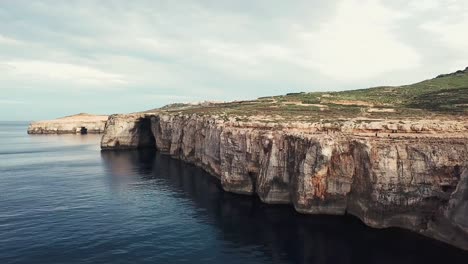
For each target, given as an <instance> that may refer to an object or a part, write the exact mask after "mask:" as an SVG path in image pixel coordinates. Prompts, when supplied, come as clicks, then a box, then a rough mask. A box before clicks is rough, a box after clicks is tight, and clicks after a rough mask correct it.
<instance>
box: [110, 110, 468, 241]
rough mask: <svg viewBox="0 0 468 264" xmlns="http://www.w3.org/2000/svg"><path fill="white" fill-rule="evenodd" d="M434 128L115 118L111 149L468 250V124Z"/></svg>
mask: <svg viewBox="0 0 468 264" xmlns="http://www.w3.org/2000/svg"><path fill="white" fill-rule="evenodd" d="M144 120H146V121H144ZM145 122H146V123H145ZM145 124H146V125H145ZM402 124H404V123H402ZM421 124H424V122H423V123H421ZM148 126H149V127H150V129H148ZM353 127H354V129H352V128H353ZM434 127H435V128H436V129H437V131H439V132H438V133H439V134H435V132H434V131H435V130H430V129H429V128H430V126H428V125H426V126H424V125H421V129H420V130H418V131H417V132H418V133H416V132H415V129H417V127H416V126H415V124H412V125H410V126H409V127H408V128H407V130H408V131H409V132H408V131H406V130H405V131H406V132H405V131H403V128H402V129H401V130H400V131H398V133H395V134H393V133H392V134H388V135H387V134H385V135H380V136H379V135H377V136H376V135H374V131H378V132H379V133H382V131H384V132H389V133H391V132H394V131H393V130H398V129H399V128H398V127H392V126H389V124H388V123H385V122H383V123H379V125H378V128H373V127H372V125H370V124H367V125H366V124H362V123H361V124H359V125H352V124H349V123H344V124H342V125H341V126H337V127H336V126H335V127H333V129H330V130H327V129H325V128H324V125H323V124H312V125H310V124H307V125H306V124H302V125H298V126H294V125H285V126H271V125H261V124H252V123H244V124H242V123H239V122H237V123H236V122H229V121H228V122H226V121H224V120H222V119H220V118H216V117H202V116H196V115H193V116H188V115H179V116H177V115H169V114H145V115H115V116H111V117H110V118H109V122H108V123H107V125H106V131H105V135H104V137H103V140H102V148H103V149H114V148H115V149H118V148H138V147H151V146H154V147H156V148H157V149H158V150H159V151H161V152H163V153H166V154H169V155H171V156H173V157H175V158H179V159H182V160H184V161H187V162H190V163H192V164H195V165H197V166H199V167H202V168H203V169H205V170H207V171H208V172H210V173H211V174H212V175H214V176H216V177H218V178H219V179H220V181H221V185H222V187H223V188H224V190H226V191H230V192H235V193H241V194H257V195H258V196H259V197H260V199H261V200H262V201H264V202H266V203H275V204H277V203H289V204H292V205H293V206H294V208H295V209H296V210H297V211H299V212H301V213H307V214H336V215H343V214H346V213H350V214H353V215H355V216H357V217H359V218H360V219H361V220H362V221H363V222H364V223H366V224H367V225H369V226H372V227H378V228H383V227H392V226H393V227H401V228H406V229H410V230H413V231H416V232H418V233H421V234H424V235H426V236H429V237H433V238H436V239H439V240H442V241H445V242H447V243H450V244H452V245H455V246H457V247H460V248H463V249H465V250H468V136H467V133H466V125H465V124H457V123H453V124H452V123H450V125H448V126H447V125H444V124H438V125H437V126H434ZM451 127H454V128H455V129H454V130H453V131H451V130H450V128H451ZM314 128H315V129H314ZM363 128H365V129H363ZM377 129H381V130H377ZM363 130H364V131H363ZM369 130H370V131H372V133H371V134H369ZM424 130H426V131H427V133H422V131H424ZM153 140H154V141H153Z"/></svg>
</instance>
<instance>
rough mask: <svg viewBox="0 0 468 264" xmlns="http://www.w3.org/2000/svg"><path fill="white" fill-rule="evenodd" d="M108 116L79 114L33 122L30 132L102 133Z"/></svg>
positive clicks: (29, 128)
mask: <svg viewBox="0 0 468 264" xmlns="http://www.w3.org/2000/svg"><path fill="white" fill-rule="evenodd" d="M107 119H108V116H106V115H90V114H84V113H81V114H77V115H72V116H66V117H62V118H57V119H54V120H45V121H37V122H32V123H31V124H30V125H29V127H28V134H79V133H82V134H85V133H102V132H104V126H105V125H106V121H107Z"/></svg>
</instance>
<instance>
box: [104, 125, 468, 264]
mask: <svg viewBox="0 0 468 264" xmlns="http://www.w3.org/2000/svg"><path fill="white" fill-rule="evenodd" d="M146 125H147V123H145V121H144V122H142V123H141V127H140V128H145V126H146ZM147 132H148V131H146V132H145V130H144V129H141V133H147ZM144 143H145V144H146V143H147V142H144ZM101 157H102V160H103V163H104V165H105V168H106V170H107V171H108V175H110V176H109V177H110V178H109V182H110V186H113V187H116V186H117V187H119V188H129V189H130V188H131V187H130V186H131V183H132V182H138V183H143V184H145V188H147V189H148V190H150V191H151V190H153V191H155V192H156V191H158V190H160V189H161V185H163V188H162V189H163V190H164V191H167V192H169V193H171V195H173V196H176V197H178V198H180V199H183V200H184V201H187V203H188V204H189V209H188V211H189V212H187V214H188V213H190V214H193V221H194V222H202V223H203V224H206V225H209V226H210V227H213V228H214V229H215V230H217V232H216V236H219V238H218V239H220V240H222V241H223V242H225V243H226V244H228V245H230V246H232V247H237V248H239V247H246V246H248V247H253V248H256V249H257V248H258V249H259V250H261V251H262V252H263V253H264V254H265V255H267V256H270V257H271V258H272V260H279V261H277V262H275V263H355V262H359V263H436V262H440V263H466V262H465V261H466V260H467V259H468V253H467V252H464V251H462V250H459V249H456V248H454V247H450V246H448V245H446V244H444V243H441V242H438V241H435V240H432V239H429V238H426V237H423V236H421V235H418V234H415V233H412V232H410V231H405V230H402V229H397V228H389V229H373V228H370V227H367V226H365V225H364V224H363V223H361V222H360V221H359V220H358V219H357V218H355V217H352V216H348V215H347V216H322V215H302V214H299V213H297V212H296V211H295V210H294V209H293V208H292V207H290V206H287V205H267V204H264V203H262V202H261V201H260V200H259V199H258V197H255V196H243V195H236V194H232V193H228V192H224V191H223V189H222V187H221V186H220V183H219V180H218V179H216V178H215V177H212V176H210V175H209V174H208V173H206V172H205V171H203V170H202V169H199V168H197V167H195V166H192V165H190V164H187V163H185V162H183V161H180V160H176V159H173V158H171V157H169V156H165V155H162V154H160V153H159V152H157V151H156V150H155V149H144V150H127V151H105V152H101ZM123 179H124V180H123ZM155 199H156V198H155ZM157 202H160V201H155V203H157ZM153 217H154V221H157V218H158V216H157V215H155V216H153ZM187 228H190V227H189V226H188V227H187Z"/></svg>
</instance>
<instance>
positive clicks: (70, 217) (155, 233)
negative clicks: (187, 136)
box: [0, 122, 468, 264]
mask: <svg viewBox="0 0 468 264" xmlns="http://www.w3.org/2000/svg"><path fill="white" fill-rule="evenodd" d="M26 127H27V124H25V123H18V122H1V123H0V263H1V264H6V263H28V264H34V263H161V264H166V263H223V264H229V263H338V264H339V263H360V264H362V263H412V264H414V263H424V264H428V263H464V264H466V263H468V252H464V251H461V250H458V249H455V248H453V247H450V246H447V245H445V244H443V243H440V242H437V241H434V240H430V239H427V238H425V237H422V236H419V235H416V234H413V233H410V232H406V231H403V230H398V229H386V230H376V229H371V228H368V227H366V226H364V225H363V224H361V223H360V222H359V221H358V220H356V219H355V218H353V217H332V216H310V215H300V214H298V213H296V212H295V211H294V210H293V209H291V207H289V206H268V205H265V204H262V203H261V202H259V200H258V199H257V198H255V197H247V196H239V195H234V194H229V193H225V192H223V191H222V189H221V188H220V187H219V185H218V183H217V181H216V180H215V179H214V178H213V177H211V176H209V175H208V174H206V173H204V172H203V171H201V170H200V169H197V168H195V167H193V166H190V165H187V164H185V163H183V162H180V161H177V160H174V159H170V158H168V157H166V156H161V155H159V154H158V153H156V152H154V151H143V152H142V151H140V152H138V151H125V152H112V151H111V152H102V153H101V152H100V150H99V140H100V136H99V135H83V136H81V135H34V136H33V135H27V134H26Z"/></svg>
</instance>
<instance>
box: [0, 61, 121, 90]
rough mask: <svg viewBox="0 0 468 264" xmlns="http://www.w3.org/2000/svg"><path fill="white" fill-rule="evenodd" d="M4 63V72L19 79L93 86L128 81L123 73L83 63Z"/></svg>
mask: <svg viewBox="0 0 468 264" xmlns="http://www.w3.org/2000/svg"><path fill="white" fill-rule="evenodd" d="M2 64H3V65H2V66H4V67H5V68H6V72H4V73H3V74H5V75H8V76H9V77H11V78H17V79H23V78H26V79H30V80H39V81H51V82H56V81H59V82H70V83H80V84H82V85H91V86H94V85H98V86H105V85H122V84H126V83H127V82H126V81H125V78H124V77H123V76H121V75H118V74H114V73H108V72H104V71H101V70H99V69H95V68H92V67H89V66H83V65H74V64H69V63H57V62H51V61H36V60H11V61H6V62H3V63H2Z"/></svg>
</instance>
